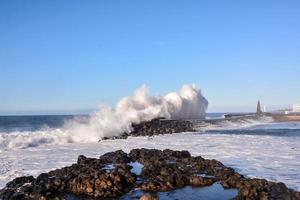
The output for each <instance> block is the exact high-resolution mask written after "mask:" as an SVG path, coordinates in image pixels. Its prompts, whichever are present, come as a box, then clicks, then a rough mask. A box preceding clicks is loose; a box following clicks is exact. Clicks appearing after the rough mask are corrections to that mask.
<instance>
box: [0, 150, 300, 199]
mask: <svg viewBox="0 0 300 200" xmlns="http://www.w3.org/2000/svg"><path fill="white" fill-rule="evenodd" d="M215 183H219V184H221V185H222V186H223V188H224V189H229V188H235V189H236V190H237V195H236V197H234V199H249V200H250V199H253V200H254V199H262V200H265V199H286V200H294V199H295V200H297V199H300V193H299V192H297V191H294V190H291V189H288V188H287V187H286V186H285V184H283V183H275V182H271V181H267V180H265V179H250V178H246V177H244V176H243V175H240V174H239V173H237V172H235V171H234V170H233V169H232V168H229V167H226V166H224V165H223V164H222V163H221V162H219V161H217V160H208V159H204V158H202V157H200V156H197V157H193V156H191V155H190V153H189V152H188V151H172V150H169V149H166V150H164V151H161V150H155V149H133V150H131V151H130V153H128V154H127V153H125V152H123V151H121V150H119V151H115V152H110V153H106V154H104V155H102V156H100V158H98V159H97V158H87V157H85V156H82V155H81V156H79V157H78V161H77V163H75V164H73V165H71V166H69V167H64V168H62V169H57V170H53V171H50V172H48V173H43V174H40V175H39V176H38V177H37V178H34V177H32V176H27V177H19V178H16V179H14V180H13V181H11V182H9V183H7V185H6V187H5V188H3V189H1V190H0V199H3V200H7V199H39V200H46V199H57V200H59V199H72V198H73V199H74V197H81V198H82V199H87V198H90V199H118V198H120V197H122V196H124V195H126V194H128V193H130V192H132V191H135V190H140V191H141V192H142V194H141V195H140V196H139V197H138V198H140V199H157V198H159V196H156V195H155V194H156V193H157V192H161V191H170V190H175V189H179V188H184V187H186V186H193V187H204V186H210V185H213V184H215ZM147 193H149V194H151V195H149V194H147ZM144 194H145V195H144ZM146 194H147V195H146ZM215 195H216V196H218V194H215Z"/></svg>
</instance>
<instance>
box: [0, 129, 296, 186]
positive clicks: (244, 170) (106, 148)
mask: <svg viewBox="0 0 300 200" xmlns="http://www.w3.org/2000/svg"><path fill="white" fill-rule="evenodd" d="M133 148H157V149H165V148H170V149H177V150H188V151H190V152H191V154H192V155H201V156H203V157H204V158H210V159H213V158H214V159H217V160H220V161H222V162H223V163H224V164H226V165H228V166H231V167H233V168H235V169H237V170H238V171H239V172H240V173H241V174H244V175H247V176H249V177H260V178H267V179H269V180H273V181H281V182H284V183H286V184H287V185H288V186H289V187H291V188H294V189H297V190H300V174H299V168H300V138H299V136H291V137H278V136H272V135H232V134H214V133H213V132H211V133H209V134H207V133H179V134H172V135H160V136H156V137H153V138H152V140H149V139H148V138H147V137H129V138H128V139H126V140H105V141H102V142H100V143H64V144H60V145H46V146H36V147H34V148H25V149H19V148H15V149H9V150H2V151H1V154H0V187H3V186H4V185H5V183H7V182H8V181H10V180H12V179H13V178H15V177H17V176H21V175H34V176H37V175H38V174H40V173H42V172H47V171H49V170H52V169H55V168H61V167H63V166H67V165H71V164H72V163H75V162H76V160H77V157H78V155H86V156H88V157H99V156H100V155H102V154H104V153H106V152H110V151H114V150H119V149H122V150H124V151H125V152H129V151H130V150H131V149H133Z"/></svg>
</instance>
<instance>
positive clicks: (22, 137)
mask: <svg viewBox="0 0 300 200" xmlns="http://www.w3.org/2000/svg"><path fill="white" fill-rule="evenodd" d="M207 106H208V101H207V100H206V99H205V97H204V96H202V93H201V90H200V89H199V88H198V87H197V86H195V85H183V86H182V88H181V89H180V90H179V91H178V92H171V93H168V94H166V95H165V96H160V95H157V96H149V95H148V88H147V86H145V85H143V86H141V87H140V88H138V89H137V90H136V91H135V92H134V94H133V95H132V96H129V97H124V98H122V99H121V100H120V101H119V102H118V104H117V105H116V107H115V108H114V109H113V108H111V107H109V106H101V107H100V109H99V111H98V112H95V113H92V114H90V116H89V117H88V118H85V119H84V120H83V119H82V118H80V117H79V118H75V119H72V120H68V121H67V122H66V123H65V124H64V125H63V127H61V128H59V129H50V128H44V129H42V130H37V131H34V132H29V131H27V132H26V131H25V132H18V131H15V132H11V133H0V148H1V149H7V148H8V149H13V148H29V147H36V146H39V145H45V144H65V143H74V142H79V143H87V142H97V141H99V139H101V138H103V137H113V136H118V135H120V134H122V133H124V132H127V133H130V132H131V131H132V126H131V124H132V123H139V122H141V121H149V120H152V119H154V118H158V117H163V118H166V119H183V118H184V119H189V118H197V119H204V118H205V113H206V109H207Z"/></svg>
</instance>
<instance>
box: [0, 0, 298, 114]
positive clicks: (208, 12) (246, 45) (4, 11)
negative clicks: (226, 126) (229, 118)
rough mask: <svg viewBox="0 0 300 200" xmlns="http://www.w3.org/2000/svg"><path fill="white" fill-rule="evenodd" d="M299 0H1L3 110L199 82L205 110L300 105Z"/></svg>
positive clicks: (72, 108) (84, 104)
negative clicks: (207, 107)
mask: <svg viewBox="0 0 300 200" xmlns="http://www.w3.org/2000/svg"><path fill="white" fill-rule="evenodd" d="M299 10H300V1H298V0H295V1H289V0H284V1H283V0H281V1H278V0H270V1H268V0H265V1H264V0H257V1H238V0H236V1H231V0H228V1H222V0H219V1H214V0H213V1H198V0H195V1H193V0H188V1H184V0H181V1H178V0H163V1H161V0H149V1H141V0H136V1H131V0H128V1H124V0H119V1H116V0H88V1H87V0H50V1H40V0H35V1H33V0H26V1H24V0H0V114H24V113H29V114H30V113H64V112H66V113H70V112H84V111H88V110H91V109H95V108H96V107H97V105H99V104H100V103H105V104H109V105H114V104H115V103H116V102H117V101H118V99H119V98H120V97H122V96H124V95H130V94H131V93H132V92H133V90H134V89H135V88H136V87H138V86H140V85H141V84H143V83H145V84H147V85H148V86H149V87H150V89H151V93H152V94H164V93H167V92H169V91H174V90H177V89H178V88H180V86H181V85H182V84H185V83H195V84H197V85H198V86H199V87H200V88H201V89H202V91H203V93H204V95H205V97H206V98H207V99H208V101H209V103H210V105H209V111H211V112H215V111H247V110H251V109H255V104H256V101H257V100H258V99H260V100H261V101H262V103H263V104H266V105H267V106H286V105H289V104H292V103H294V102H300V12H299Z"/></svg>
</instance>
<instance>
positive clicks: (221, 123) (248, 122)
mask: <svg viewBox="0 0 300 200" xmlns="http://www.w3.org/2000/svg"><path fill="white" fill-rule="evenodd" d="M272 122H273V119H272V118H271V117H267V116H265V117H259V118H257V117H243V118H237V119H215V120H206V121H199V122H198V123H197V122H196V123H195V128H196V130H198V131H208V130H210V131H211V130H235V129H249V128H255V127H257V126H261V125H267V124H270V123H272Z"/></svg>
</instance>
